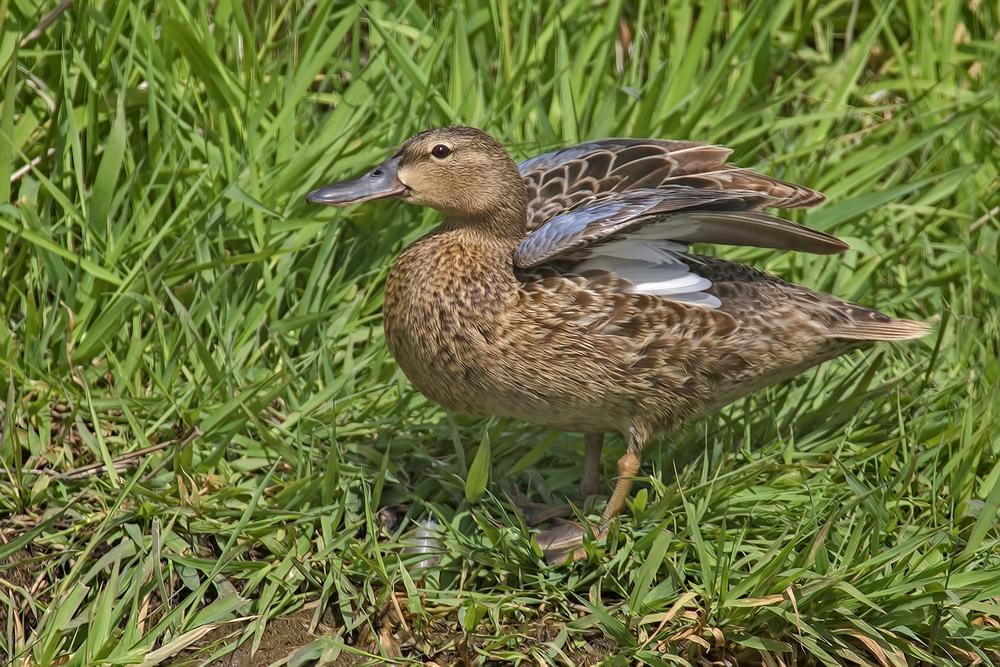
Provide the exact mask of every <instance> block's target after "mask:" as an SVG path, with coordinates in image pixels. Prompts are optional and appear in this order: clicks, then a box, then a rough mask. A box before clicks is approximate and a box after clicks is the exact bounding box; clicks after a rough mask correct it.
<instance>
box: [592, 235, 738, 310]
mask: <svg viewBox="0 0 1000 667" xmlns="http://www.w3.org/2000/svg"><path fill="white" fill-rule="evenodd" d="M685 249H686V248H685V247H684V246H682V245H680V244H679V243H673V242H671V241H665V240H659V239H658V240H650V241H642V240H638V239H634V238H632V239H621V240H617V241H612V242H610V243H604V244H601V245H597V246H594V247H593V248H592V249H591V252H592V254H591V256H590V257H588V258H587V259H585V260H583V261H582V262H580V263H579V264H577V265H576V266H575V267H574V270H575V271H580V272H584V271H588V270H595V269H596V270H603V271H611V272H612V273H614V274H616V275H617V276H618V277H619V278H623V279H625V280H627V281H629V282H630V283H632V287H631V288H630V289H629V291H630V292H635V293H639V294H655V295H658V296H664V297H669V298H670V299H671V300H673V301H683V302H685V303H692V304H697V305H701V306H707V307H709V308H718V307H719V306H721V305H722V302H721V301H719V299H718V298H717V297H716V296H714V295H712V294H707V293H706V292H705V290H707V289H708V288H710V287H711V286H712V281H710V280H709V279H707V278H704V277H702V276H699V275H698V274H696V273H694V272H693V271H692V270H691V267H690V266H688V265H687V264H686V263H685V262H683V261H682V260H681V259H680V257H678V256H677V254H676V253H678V252H681V251H683V250H685Z"/></svg>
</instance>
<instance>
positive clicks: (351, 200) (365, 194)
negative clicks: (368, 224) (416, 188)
mask: <svg viewBox="0 0 1000 667" xmlns="http://www.w3.org/2000/svg"><path fill="white" fill-rule="evenodd" d="M398 171H399V157H393V158H389V159H388V160H386V161H385V162H383V163H382V164H380V165H379V166H377V167H375V168H374V169H372V170H371V171H370V172H368V173H367V174H365V175H364V176H361V177H359V178H354V179H351V180H349V181H343V182H342V183H334V184H333V185H327V186H326V187H322V188H320V189H319V190H313V191H312V192H310V193H309V196H308V197H306V201H307V202H309V203H310V204H326V205H327V206H353V205H355V204H360V203H361V202H365V201H371V200H373V199H392V198H395V197H405V196H406V194H407V193H408V192H409V188H407V187H406V186H405V185H403V184H402V183H401V182H400V181H399V178H398V176H397V172H398Z"/></svg>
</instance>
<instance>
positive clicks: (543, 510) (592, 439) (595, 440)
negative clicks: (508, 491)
mask: <svg viewBox="0 0 1000 667" xmlns="http://www.w3.org/2000/svg"><path fill="white" fill-rule="evenodd" d="M583 438H584V440H583V442H584V448H585V449H584V458H583V477H582V478H581V479H580V500H579V501H578V502H575V503H571V504H569V505H559V506H553V505H543V504H539V503H528V502H516V501H515V502H514V505H515V506H516V507H517V509H518V511H520V512H521V515H522V516H523V517H524V522H525V523H526V524H527V525H529V526H537V525H539V524H542V523H546V522H547V521H552V520H553V519H568V518H570V517H572V516H573V507H574V506H576V507H580V508H582V507H583V504H584V501H586V500H587V498H589V497H591V496H596V495H597V494H599V493H600V492H601V450H602V449H603V448H604V434H603V433H585V434H584V436H583Z"/></svg>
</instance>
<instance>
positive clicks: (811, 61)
mask: <svg viewBox="0 0 1000 667" xmlns="http://www.w3.org/2000/svg"><path fill="white" fill-rule="evenodd" d="M553 4H555V3H553ZM56 7H57V3H56V2H55V0H46V1H44V2H39V1H38V0H0V10H2V11H0V22H2V23H0V73H2V77H3V78H2V80H3V82H4V83H3V85H2V91H3V92H2V95H0V100H2V110H0V238H2V245H3V248H4V252H3V254H2V256H0V312H2V315H3V326H2V327H0V377H2V380H3V382H2V385H0V430H2V440H0V468H2V471H0V658H6V659H9V660H15V661H16V664H19V665H20V664H29V665H36V664H37V665H55V664H59V665H96V664H115V665H118V664H138V663H142V664H144V665H153V664H171V663H173V664H192V665H193V664H205V663H204V662H203V661H205V660H207V659H209V658H211V657H212V656H215V657H219V656H222V655H224V654H226V653H228V652H231V651H233V650H234V649H235V647H236V646H237V645H238V644H240V643H242V642H243V641H247V642H248V644H246V646H245V648H244V649H242V650H244V651H248V650H250V649H251V648H252V649H257V648H258V647H263V648H267V647H268V646H272V645H275V642H276V641H277V642H278V644H280V641H278V640H277V639H276V638H275V636H276V632H275V630H274V629H275V628H281V627H285V628H286V629H287V628H288V627H290V626H289V625H287V624H286V625H285V626H282V625H280V623H281V622H282V619H281V618H280V617H282V616H285V615H287V614H293V616H292V618H297V619H303V620H304V621H305V623H306V624H307V625H311V627H309V628H308V629H309V630H315V636H316V639H315V642H314V643H312V644H309V645H308V646H306V648H304V649H301V650H300V651H299V652H298V653H296V654H295V655H294V656H293V658H292V659H291V661H290V662H289V664H290V665H295V666H298V665H306V664H312V663H313V661H319V662H321V663H322V664H338V665H339V664H345V665H346V664H360V663H361V662H363V661H365V660H370V661H371V664H382V663H391V664H420V662H421V661H425V660H434V661H436V662H437V663H438V664H441V665H447V664H478V665H483V664H490V665H499V664H524V665H539V664H551V665H575V664H593V663H596V662H597V661H599V660H602V659H603V661H604V662H603V664H605V665H623V666H624V665H632V664H644V665H672V664H690V665H697V664H705V663H706V661H710V660H722V659H728V660H730V661H734V662H738V663H739V664H755V665H756V664H766V665H782V664H814V663H817V664H827V665H833V664H842V663H845V664H846V663H860V664H873V665H893V666H895V665H907V664H909V665H912V664H916V663H921V662H923V663H929V664H939V665H951V664H963V665H964V664H973V663H975V662H976V661H979V662H980V663H981V664H996V663H997V662H998V661H1000V632H998V630H997V628H998V624H1000V533H998V524H997V512H998V505H1000V456H998V454H1000V425H998V424H1000V390H998V387H1000V361H998V355H1000V314H998V312H1000V269H998V265H1000V214H998V208H997V207H998V206H1000V196H998V194H997V187H998V183H1000V175H998V169H1000V96H998V95H997V93H996V90H997V85H998V83H997V82H998V81H1000V41H998V37H997V35H998V34H1000V16H998V10H997V5H996V3H993V2H972V1H970V2H958V1H954V0H952V1H950V2H935V1H934V0H899V1H898V2H885V1H883V0H874V1H873V2H867V1H866V2H851V1H850V0H843V1H838V0H832V1H830V2H818V1H807V0H778V1H777V2H774V3H772V2H750V3H747V2H740V1H736V0H734V1H733V2H725V3H724V2H720V1H719V0H715V1H710V2H706V3H704V4H697V5H696V3H692V2H689V1H687V0H676V1H674V2H670V3H659V2H652V1H649V2H643V1H641V0H640V1H636V2H621V1H616V0H608V1H605V2H587V1H582V0H570V1H569V2H568V3H566V4H565V6H563V7H561V8H559V9H556V8H550V9H545V10H541V9H537V8H535V5H534V4H533V3H532V4H528V3H515V5H514V6H511V5H508V4H507V3H505V2H502V1H499V0H491V1H489V2H485V1H482V0H465V1H464V2H457V3H443V2H432V3H389V4H386V3H374V4H371V5H367V6H364V7H362V6H360V5H354V4H346V3H340V2H333V1H331V0H321V1H319V2H301V1H295V2H289V3H284V4H282V3H271V2H259V3H245V2H233V1H232V0H218V1H217V2H215V1H213V2H209V1H208V0H188V2H187V3H186V4H183V3H180V2H177V1H176V0H167V1H166V2H155V3H154V2H152V1H150V0H133V1H131V2H119V3H115V2H110V1H106V2H100V1H96V2H77V3H72V4H70V5H69V6H68V8H65V7H64V8H63V9H65V12H64V13H61V14H60V15H58V16H56V17H55V20H54V21H52V22H51V25H49V27H47V28H46V29H45V30H44V31H43V32H42V33H41V34H40V35H39V36H37V37H32V36H31V35H30V34H29V33H31V32H32V31H33V30H34V29H35V28H36V27H37V26H39V24H40V23H42V22H43V20H44V19H45V17H46V15H47V14H49V13H50V12H52V11H53V10H55V9H56ZM26 37H27V38H28V39H25V38H26ZM22 40H25V43H24V44H23V45H20V44H21V42H22ZM455 122H462V123H468V124H474V125H476V126H479V127H481V128H483V129H485V130H487V131H489V132H491V133H493V134H495V135H496V136H497V137H498V138H500V139H501V140H502V141H503V142H505V144H506V145H508V146H509V147H510V148H511V149H512V152H513V153H514V155H515V157H517V158H521V157H523V156H526V155H531V154H534V153H537V152H539V151H542V150H546V149H550V148H553V147H557V146H562V145H565V144H568V143H571V142H575V141H578V140H582V139H587V138H595V137H601V136H614V135H618V136H622V135H626V136H640V137H641V136H656V137H669V138H677V139H694V140H701V141H709V142H716V143H721V144H725V145H727V146H729V147H731V148H733V149H734V150H735V154H734V160H735V162H736V163H738V164H740V165H743V166H749V167H754V168H757V169H760V170H762V171H765V172H767V173H771V174H774V175H776V176H778V177H781V178H784V179H788V180H792V181H796V182H800V183H804V184H806V185H808V186H810V187H814V188H817V189H819V190H822V191H824V192H825V193H826V194H827V195H829V197H830V201H829V202H827V203H826V204H825V205H824V206H822V207H821V208H819V209H816V210H813V211H808V212H794V213H792V215H793V216H794V219H796V220H798V221H801V222H804V223H805V224H808V225H810V226H813V227H816V228H819V229H823V230H826V231H830V232H833V233H836V234H837V235H839V236H841V237H842V238H845V239H846V240H848V241H849V242H850V243H851V246H852V250H850V251H849V252H847V253H846V254H844V255H843V256H838V257H832V258H827V257H811V256H804V255H795V254H784V253H778V252H770V251H764V250H759V249H745V248H736V249H722V250H719V249H715V250H710V251H719V252H721V251H724V252H725V254H726V256H727V257H729V258H733V259H737V260H740V261H745V262H748V263H751V264H753V265H755V266H758V267H760V268H763V269H766V270H768V271H771V272H773V273H776V274H777V275H780V276H782V277H784V278H786V279H790V280H795V281H798V282H801V283H803V284H805V285H808V286H810V287H813V288H816V289H820V290H824V291H829V292H832V293H835V294H837V295H839V296H842V297H845V298H849V299H853V300H856V301H859V302H862V303H864V304H866V305H870V306H874V307H878V308H880V309H883V310H885V311H887V312H889V313H891V314H893V315H897V316H902V317H909V318H914V319H921V320H923V319H930V318H939V320H938V321H939V323H938V325H937V328H936V331H935V334H934V335H933V336H931V337H928V338H926V339H924V340H921V341H917V342H913V343H908V344H905V345H898V346H890V345H881V346H878V347H875V348H872V349H870V350H868V351H866V352H865V353H864V354H861V353H858V354H855V355H852V356H850V357H848V358H845V359H841V360H838V361H835V362H831V363H828V364H826V365H825V366H823V367H821V368H820V369H818V370H817V371H814V372H811V373H808V374H806V375H804V376H802V377H800V378H797V379H796V380H794V381H792V382H789V383H786V384H784V385H781V386H778V387H774V388H771V389H768V390H765V391H762V392H760V393H758V394H756V395H754V396H753V397H751V398H749V399H746V400H744V401H741V402H739V403H737V404H735V405H733V406H730V407H729V408H728V409H726V410H725V411H723V413H721V414H719V415H716V416H714V417H711V418H709V419H705V420H702V421H700V422H698V423H696V424H694V425H692V426H690V427H689V428H688V429H686V430H685V431H684V432H683V434H682V435H681V436H679V437H678V438H676V439H674V440H672V441H671V442H665V443H661V444H658V445H655V446H651V447H650V448H649V452H648V455H647V457H646V460H645V462H644V466H643V469H642V472H641V479H640V481H639V483H638V485H637V486H638V492H637V493H635V494H634V495H633V499H632V501H631V505H630V509H629V511H628V512H627V513H626V515H625V516H624V518H623V519H622V521H621V522H620V524H619V525H618V527H617V528H616V529H615V530H613V531H612V534H611V536H610V537H609V539H608V541H607V543H606V544H603V543H602V544H599V545H595V547H594V552H595V553H594V556H593V557H592V558H591V559H590V560H589V561H587V562H584V563H581V564H577V565H574V566H572V567H566V568H555V569H552V568H547V567H545V566H544V565H543V562H542V559H541V558H540V555H539V554H538V552H537V551H536V550H535V549H534V548H533V547H532V545H531V542H530V540H529V538H528V533H526V531H525V529H524V527H523V525H521V524H520V522H519V520H518V518H517V515H516V513H514V512H513V511H512V510H511V508H510V504H509V499H510V498H512V497H515V496H516V497H521V498H528V499H532V500H539V501H550V502H559V501H560V499H561V498H563V497H564V496H566V495H570V496H572V495H573V494H575V488H576V484H577V482H578V480H579V474H580V468H581V465H580V464H581V461H582V448H583V443H582V437H580V436H579V435H578V434H556V433H549V432H545V431H542V430H540V429H537V428H533V427H530V426H527V425H524V424H521V423H517V422H513V421H503V422H485V421H482V420H473V419H469V418H467V417H464V416H460V415H456V416H454V417H450V416H448V415H446V414H445V413H444V412H443V411H442V410H440V409H439V408H437V407H436V406H434V405H432V404H430V403H429V402H427V401H426V400H425V399H424V398H422V397H421V396H420V395H419V394H418V393H416V392H415V391H414V390H413V389H412V388H411V387H410V386H409V385H408V384H407V382H406V381H405V379H404V378H403V377H402V375H401V374H400V373H399V371H398V370H397V369H396V367H395V365H394V363H393V361H392V359H391V357H390V356H389V355H388V353H387V351H386V348H385V345H384V340H383V335H382V330H381V321H380V305H381V294H382V286H383V279H384V276H385V273H386V271H387V268H388V266H389V265H390V264H391V262H392V260H393V258H394V256H395V255H396V254H397V253H398V252H399V250H400V249H401V248H402V247H403V246H404V245H405V244H406V243H407V242H409V241H411V240H412V239H414V238H416V237H417V236H418V235H420V234H421V233H423V232H424V231H426V230H427V229H428V228H430V227H431V226H432V225H433V224H435V221H436V214H434V213H432V212H428V211H424V210H417V209H414V208H408V207H406V206H405V205H403V204H400V203H384V204H378V205H370V206H367V207H363V208H361V209H358V210H352V211H349V212H346V213H340V212H334V211H332V210H331V209H320V208H319V207H314V206H309V205H307V204H306V203H305V194H306V193H307V192H308V191H309V190H310V189H312V188H314V187H317V186H319V185H322V184H325V183H328V182H332V181H334V180H337V179H340V178H342V177H346V176H349V175H353V174H356V173H358V172H359V171H361V170H363V169H364V168H365V167H367V166H369V165H373V164H376V163H377V162H378V161H380V160H381V159H384V157H385V156H387V155H388V154H389V153H390V151H391V150H392V149H393V148H394V147H395V146H396V145H397V144H398V143H399V142H401V141H402V140H404V139H405V138H406V137H408V136H409V135H410V134H412V133H414V132H416V131H418V130H421V129H424V128H427V127H432V126H440V125H445V124H450V123H455ZM29 162H31V163H32V164H35V166H33V167H32V168H31V169H30V170H28V172H27V173H23V169H22V168H23V167H24V166H25V165H26V164H27V163H29ZM12 174H13V175H14V176H16V178H15V179H14V180H13V181H12V178H11V177H12ZM8 184H9V185H8ZM8 187H9V190H8ZM487 442H488V443H489V447H490V454H491V457H490V465H489V467H488V470H487V472H488V473H489V484H488V485H487V486H486V493H485V494H484V495H483V497H482V499H480V500H478V501H477V502H474V503H470V502H468V500H467V497H473V498H475V497H476V496H477V495H478V492H479V491H480V489H479V484H478V483H476V478H477V477H479V478H481V475H474V476H473V484H472V485H471V486H472V487H473V488H470V489H468V490H467V489H466V483H465V480H466V479H467V478H468V475H469V470H470V468H471V467H472V466H473V462H474V461H475V460H476V453H477V452H478V451H479V448H480V447H482V446H483V444H485V443H487ZM622 448H623V444H622V442H621V441H620V439H618V438H617V436H616V437H613V438H611V439H610V441H609V449H610V450H611V452H610V454H609V456H608V459H607V461H606V465H605V473H606V474H607V475H609V476H610V475H612V474H613V471H614V466H613V460H614V455H616V454H618V453H620V452H621V451H622ZM480 460H482V459H480ZM88 466H89V467H88ZM116 466H117V467H116ZM400 504H403V505H405V506H406V507H408V509H407V510H406V515H405V518H404V520H403V522H402V524H401V525H400V527H399V528H398V529H396V530H394V531H392V532H390V531H389V530H388V529H387V528H386V527H385V526H384V525H383V524H384V522H383V521H382V520H381V518H380V517H381V516H382V515H380V514H379V508H382V507H390V506H397V505H400ZM588 511H590V510H588ZM428 518H433V519H434V520H435V521H436V522H437V524H438V525H439V527H440V535H439V536H438V539H439V540H440V542H441V545H442V547H443V555H442V556H441V559H440V562H439V563H438V564H437V565H435V566H434V567H431V568H430V569H428V570H423V571H417V570H414V571H412V572H408V570H407V567H406V566H407V565H413V564H414V563H415V562H416V561H419V560H420V559H422V558H423V557H424V556H423V555H417V554H413V553H407V552H403V551H402V549H401V547H402V546H404V545H406V544H408V543H411V542H412V538H411V534H412V531H413V529H414V523H413V522H414V521H417V520H420V519H428ZM239 619H242V620H239ZM275 619H277V620H275ZM268 628H270V630H268ZM277 634H280V631H279V632H278V633H277ZM285 635H287V636H285ZM285 635H283V636H284V638H285V640H286V643H287V644H288V645H290V646H291V647H292V648H294V647H295V646H298V645H300V644H304V643H306V642H309V641H311V639H312V636H311V635H309V634H308V633H307V632H305V631H304V630H302V629H301V628H300V629H299V630H298V634H295V633H293V632H291V631H290V630H289V631H287V632H286V633H285ZM278 639H281V637H279V638H278ZM196 649H197V650H196ZM289 650H290V649H287V650H284V651H281V650H278V649H273V648H272V649H270V650H267V651H263V653H261V654H258V655H257V657H256V658H255V660H257V662H256V664H268V663H269V662H272V661H274V660H278V659H281V658H284V657H285V656H286V655H287V654H288V652H289ZM365 656H368V657H365ZM373 656H375V657H373ZM378 656H380V657H378ZM144 660H145V662H143V661H144ZM324 661H325V662H324ZM247 664H250V663H247Z"/></svg>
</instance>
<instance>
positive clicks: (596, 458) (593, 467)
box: [580, 433, 604, 500]
mask: <svg viewBox="0 0 1000 667" xmlns="http://www.w3.org/2000/svg"><path fill="white" fill-rule="evenodd" d="M583 446H584V452H583V477H582V478H581V479H580V500H586V499H587V498H589V497H590V496H596V495H597V494H598V493H600V492H601V450H602V449H604V434H603V433H585V434H584V435H583Z"/></svg>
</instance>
